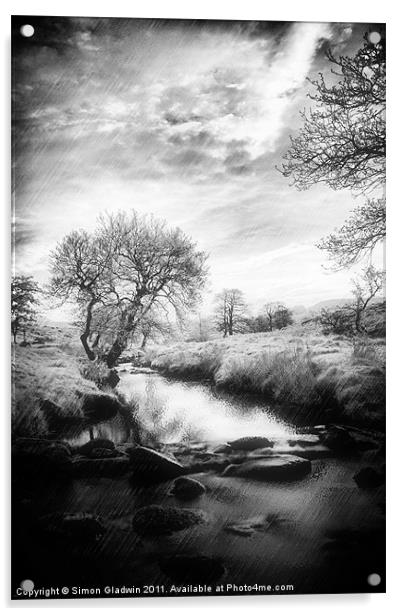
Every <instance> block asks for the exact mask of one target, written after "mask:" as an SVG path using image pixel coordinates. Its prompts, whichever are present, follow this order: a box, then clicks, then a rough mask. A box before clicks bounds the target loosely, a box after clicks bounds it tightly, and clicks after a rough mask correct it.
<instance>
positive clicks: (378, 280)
mask: <svg viewBox="0 0 402 616" xmlns="http://www.w3.org/2000/svg"><path fill="white" fill-rule="evenodd" d="M352 284H353V287H352V294H353V297H354V299H353V301H352V302H349V303H347V304H345V305H344V306H338V307H336V308H335V309H333V310H330V309H327V308H323V309H322V310H321V314H320V316H319V318H318V320H319V323H320V324H321V325H322V327H323V330H324V332H325V333H333V334H344V335H355V334H359V333H362V332H364V331H365V326H364V315H365V313H366V310H367V307H368V306H369V304H370V302H371V301H372V300H373V299H374V297H375V296H376V295H377V294H378V293H379V292H380V291H381V289H382V288H383V284H384V272H382V271H379V270H376V269H375V268H374V267H373V266H372V265H370V266H369V267H367V268H366V269H364V270H363V273H362V274H361V276H360V277H359V278H357V279H355V280H353V281H352Z"/></svg>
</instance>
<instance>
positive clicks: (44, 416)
mask: <svg viewBox="0 0 402 616" xmlns="http://www.w3.org/2000/svg"><path fill="white" fill-rule="evenodd" d="M385 40H386V36H385V26H384V25H383V24H361V23H359V24H353V23H352V24H349V23H299V22H294V23H292V22H251V21H250V22H246V21H244V22H238V21H186V20H150V19H149V20H147V19H117V18H80V17H77V18H62V17H46V18H45V17H32V16H30V17H29V16H26V17H13V19H12V69H13V103H12V105H13V107H12V124H13V126H12V128H13V257H14V267H13V280H12V322H11V331H12V358H13V375H12V376H13V401H12V402H13V409H12V526H13V529H12V560H13V562H12V597H13V598H15V599H26V598H39V599H42V598H85V597H88V598H89V597H94V596H96V597H123V596H124V597H127V596H129V597H135V596H145V595H154V596H185V595H189V594H201V595H208V594H212V595H215V594H216V595H219V594H239V595H241V594H253V593H254V594H294V593H346V592H384V590H385V294H384V278H385V271H384V263H383V261H384V259H383V251H384V242H385ZM62 589H63V591H62Z"/></svg>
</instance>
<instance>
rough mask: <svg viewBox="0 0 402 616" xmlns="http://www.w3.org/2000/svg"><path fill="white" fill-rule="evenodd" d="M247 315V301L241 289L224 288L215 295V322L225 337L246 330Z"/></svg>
mask: <svg viewBox="0 0 402 616" xmlns="http://www.w3.org/2000/svg"><path fill="white" fill-rule="evenodd" d="M246 315H247V305H246V301H245V299H244V294H243V292H242V291H240V290H239V289H224V290H223V291H222V292H221V293H219V294H218V295H217V296H216V297H215V323H216V327H217V329H218V331H221V332H223V336H224V337H226V336H228V335H229V336H233V334H234V333H237V332H242V331H244V330H245V328H246Z"/></svg>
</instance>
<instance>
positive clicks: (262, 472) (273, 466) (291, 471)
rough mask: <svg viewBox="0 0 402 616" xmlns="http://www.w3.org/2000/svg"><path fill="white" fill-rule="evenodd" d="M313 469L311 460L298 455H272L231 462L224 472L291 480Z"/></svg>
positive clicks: (260, 477) (237, 475)
mask: <svg viewBox="0 0 402 616" xmlns="http://www.w3.org/2000/svg"><path fill="white" fill-rule="evenodd" d="M310 471H311V462H310V460H306V459H305V458H299V457H297V456H288V455H284V456H272V457H270V458H263V459H261V460H255V461H254V460H253V461H249V462H244V463H243V464H231V465H230V466H228V467H227V468H226V469H225V470H224V472H223V475H224V476H228V477H244V478H246V479H257V480H259V481H291V480H295V479H301V478H302V477H304V476H305V475H307V474H308V473H310Z"/></svg>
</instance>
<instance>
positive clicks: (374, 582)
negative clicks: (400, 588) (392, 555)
mask: <svg viewBox="0 0 402 616" xmlns="http://www.w3.org/2000/svg"><path fill="white" fill-rule="evenodd" d="M367 582H368V583H369V584H370V586H378V584H380V583H381V576H380V575H378V573H370V575H369V576H368V578H367Z"/></svg>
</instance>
